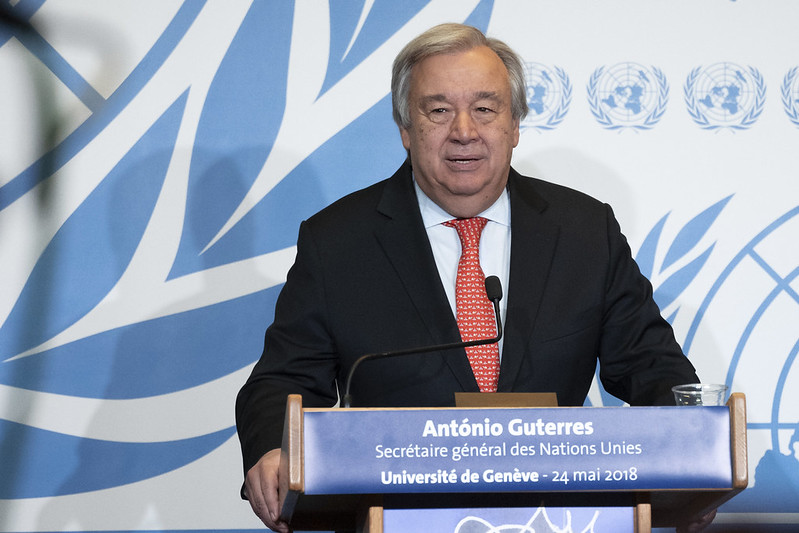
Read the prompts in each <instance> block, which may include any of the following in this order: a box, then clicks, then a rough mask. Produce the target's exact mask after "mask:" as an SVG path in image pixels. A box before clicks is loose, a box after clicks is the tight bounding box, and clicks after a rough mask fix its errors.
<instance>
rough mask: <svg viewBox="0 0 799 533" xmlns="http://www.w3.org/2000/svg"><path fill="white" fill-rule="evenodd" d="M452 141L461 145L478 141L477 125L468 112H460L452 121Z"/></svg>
mask: <svg viewBox="0 0 799 533" xmlns="http://www.w3.org/2000/svg"><path fill="white" fill-rule="evenodd" d="M449 133H450V139H451V140H452V141H454V142H457V143H460V144H466V143H469V142H472V141H474V140H475V139H477V137H478V134H477V124H475V122H474V118H473V117H472V116H471V114H470V113H469V112H467V111H460V112H458V113H457V114H456V115H455V117H454V118H453V120H452V127H451V128H450V132H449Z"/></svg>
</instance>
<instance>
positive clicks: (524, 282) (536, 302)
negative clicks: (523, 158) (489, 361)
mask: <svg viewBox="0 0 799 533" xmlns="http://www.w3.org/2000/svg"><path fill="white" fill-rule="evenodd" d="M508 187H509V190H510V201H511V254H510V279H509V280H508V287H507V289H506V293H507V295H508V309H507V316H506V323H505V341H504V345H503V349H502V364H501V367H500V373H499V385H498V389H497V390H498V391H499V392H510V391H512V390H513V386H514V382H515V380H516V376H517V374H518V371H519V366H520V365H521V362H522V359H523V358H524V356H525V352H526V350H527V345H528V340H529V338H530V335H531V334H532V329H533V328H532V325H533V324H534V323H535V320H536V317H537V315H538V312H539V308H540V304H541V299H542V297H543V294H544V288H545V287H546V284H547V278H548V277H549V274H550V267H551V264H552V257H553V254H554V251H555V247H556V245H557V241H558V235H559V232H560V228H559V226H558V225H556V224H553V223H551V222H549V221H548V220H547V218H546V217H544V216H543V214H544V212H545V210H546V208H547V204H546V201H545V200H544V199H543V198H541V197H540V196H539V195H538V193H536V192H535V190H534V181H533V180H531V179H529V178H525V177H522V176H520V175H519V174H518V173H517V172H516V171H515V170H513V169H511V173H510V178H509V180H508Z"/></svg>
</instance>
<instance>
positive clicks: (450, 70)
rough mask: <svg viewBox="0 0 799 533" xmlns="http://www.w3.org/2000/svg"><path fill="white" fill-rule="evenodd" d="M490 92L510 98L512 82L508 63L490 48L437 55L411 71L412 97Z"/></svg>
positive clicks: (481, 47) (479, 47) (455, 95)
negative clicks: (509, 77)
mask: <svg viewBox="0 0 799 533" xmlns="http://www.w3.org/2000/svg"><path fill="white" fill-rule="evenodd" d="M488 93H493V94H496V95H497V97H498V98H508V97H509V96H510V82H509V80H508V70H507V68H505V64H504V63H503V62H502V60H501V59H500V58H499V56H498V55H497V54H496V53H494V51H493V50H491V49H490V48H488V47H487V46H478V47H476V48H472V49H469V50H465V51H462V52H456V53H452V54H437V55H433V56H430V57H428V58H425V59H424V60H422V61H420V62H419V63H417V64H416V65H415V66H414V67H413V70H412V71H411V97H412V98H429V97H436V98H438V97H446V98H454V97H457V96H468V95H477V94H482V95H485V94H488Z"/></svg>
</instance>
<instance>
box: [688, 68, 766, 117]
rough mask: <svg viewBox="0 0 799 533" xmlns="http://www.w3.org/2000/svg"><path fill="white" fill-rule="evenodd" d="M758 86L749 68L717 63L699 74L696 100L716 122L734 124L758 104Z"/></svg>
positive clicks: (694, 96)
mask: <svg viewBox="0 0 799 533" xmlns="http://www.w3.org/2000/svg"><path fill="white" fill-rule="evenodd" d="M756 86H757V82H756V80H755V79H754V76H752V73H751V72H750V71H749V69H747V68H744V67H742V66H740V65H738V64H736V63H730V62H726V61H725V62H721V63H714V64H712V65H710V66H708V67H706V68H704V69H702V71H701V72H699V75H698V76H697V80H696V82H695V84H694V89H693V99H694V102H695V105H696V107H697V108H698V109H700V110H701V112H702V114H704V115H705V116H706V117H708V118H709V119H711V120H712V121H713V122H714V123H716V124H719V125H728V124H733V123H737V122H739V121H740V117H742V116H743V115H745V114H746V113H748V112H749V111H751V110H752V109H753V108H754V107H755V106H756V105H757V102H756V100H757V90H756V89H755V87H756Z"/></svg>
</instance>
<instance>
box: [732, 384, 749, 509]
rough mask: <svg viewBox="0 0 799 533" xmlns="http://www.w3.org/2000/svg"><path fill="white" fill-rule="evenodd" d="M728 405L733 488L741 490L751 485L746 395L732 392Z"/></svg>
mask: <svg viewBox="0 0 799 533" xmlns="http://www.w3.org/2000/svg"><path fill="white" fill-rule="evenodd" d="M727 406H728V407H729V408H730V452H731V456H732V488H733V489H734V490H735V489H737V492H740V491H742V490H743V489H745V488H746V487H747V486H748V485H749V461H748V456H747V453H748V452H747V441H746V396H745V395H744V394H743V393H742V392H734V393H732V394H731V395H730V399H729V400H728V401H727ZM737 492H736V494H737Z"/></svg>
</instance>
